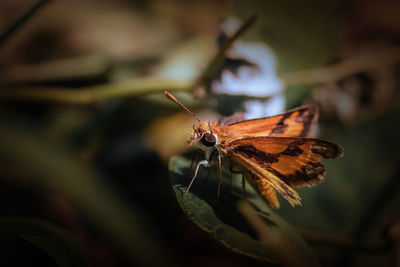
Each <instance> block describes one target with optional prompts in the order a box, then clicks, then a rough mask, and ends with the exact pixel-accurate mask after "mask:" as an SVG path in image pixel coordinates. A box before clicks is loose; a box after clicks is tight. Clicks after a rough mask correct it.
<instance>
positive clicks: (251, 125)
mask: <svg viewBox="0 0 400 267" xmlns="http://www.w3.org/2000/svg"><path fill="white" fill-rule="evenodd" d="M317 117H318V108H317V107H316V106H312V105H310V106H302V107H298V108H295V109H292V110H289V111H287V112H285V113H282V114H279V115H275V116H271V117H266V118H260V119H254V120H246V121H241V122H237V123H233V124H230V125H228V126H222V127H226V129H229V131H230V132H232V133H235V135H238V136H245V137H257V136H283V137H306V136H307V135H308V134H309V132H310V129H311V126H312V125H313V123H314V122H315V121H316V119H317Z"/></svg>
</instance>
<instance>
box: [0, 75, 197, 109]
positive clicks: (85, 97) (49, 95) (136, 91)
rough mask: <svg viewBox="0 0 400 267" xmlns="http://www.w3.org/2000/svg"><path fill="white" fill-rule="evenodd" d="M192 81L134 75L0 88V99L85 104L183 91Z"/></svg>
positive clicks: (189, 86) (187, 88)
mask: <svg viewBox="0 0 400 267" xmlns="http://www.w3.org/2000/svg"><path fill="white" fill-rule="evenodd" d="M191 85H192V82H190V81H189V82H188V81H182V80H169V79H160V78H147V77H145V78H138V79H135V80H132V81H128V82H122V83H115V84H105V85H96V86H89V87H84V88H82V89H67V88H57V87H52V88H45V89H44V88H32V87H29V88H17V89H13V90H11V89H3V90H0V99H8V100H40V101H49V102H60V103H65V104H81V105H86V104H90V103H96V102H100V101H105V100H109V99H113V98H121V97H129V96H139V95H145V94H149V93H156V92H157V93H158V92H162V91H164V90H170V91H185V90H189V88H191Z"/></svg>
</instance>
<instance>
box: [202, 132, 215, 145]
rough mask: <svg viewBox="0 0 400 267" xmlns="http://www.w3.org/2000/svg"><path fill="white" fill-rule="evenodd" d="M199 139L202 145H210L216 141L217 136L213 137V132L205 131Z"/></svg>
mask: <svg viewBox="0 0 400 267" xmlns="http://www.w3.org/2000/svg"><path fill="white" fill-rule="evenodd" d="M200 141H201V143H202V144H203V145H205V146H208V147H212V146H215V144H216V143H217V138H215V135H213V134H209V133H205V134H204V135H203V137H202V138H201V139H200Z"/></svg>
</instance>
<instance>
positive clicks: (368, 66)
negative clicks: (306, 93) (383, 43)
mask: <svg viewBox="0 0 400 267" xmlns="http://www.w3.org/2000/svg"><path fill="white" fill-rule="evenodd" d="M399 61H400V47H390V48H387V49H384V50H380V51H376V52H369V53H363V54H360V55H357V56H354V57H353V58H350V59H348V60H345V61H342V62H340V63H338V64H334V65H331V66H327V67H322V68H317V69H312V70H304V71H297V72H293V73H288V74H286V75H282V76H281V80H282V81H283V82H284V84H285V86H286V87H288V86H293V85H307V84H321V83H331V82H336V81H339V80H341V79H343V78H346V77H349V76H351V75H354V74H357V73H361V72H368V71H373V70H376V69H380V68H382V67H386V66H391V65H394V64H396V63H398V62H399Z"/></svg>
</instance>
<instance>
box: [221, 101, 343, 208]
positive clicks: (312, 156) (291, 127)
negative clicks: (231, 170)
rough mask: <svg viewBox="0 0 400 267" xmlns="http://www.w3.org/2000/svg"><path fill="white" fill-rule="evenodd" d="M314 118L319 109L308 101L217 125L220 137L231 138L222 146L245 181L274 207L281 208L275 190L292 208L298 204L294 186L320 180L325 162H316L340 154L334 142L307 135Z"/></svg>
mask: <svg viewBox="0 0 400 267" xmlns="http://www.w3.org/2000/svg"><path fill="white" fill-rule="evenodd" d="M317 117H318V108H317V107H316V106H312V105H309V106H302V107H298V108H295V109H292V110H289V111H287V112H285V113H282V114H279V115H275V116H272V117H268V118H261V119H254V120H246V121H241V122H238V123H233V124H230V125H227V126H220V128H219V129H218V130H219V131H218V132H219V133H218V134H219V135H220V136H221V137H222V140H231V142H230V143H229V142H228V144H226V145H227V149H226V151H227V154H228V156H229V157H231V158H232V159H233V161H234V162H236V163H238V164H240V165H241V166H243V167H244V168H243V169H246V172H245V173H244V176H245V178H246V180H247V181H249V183H250V184H251V185H252V186H253V187H254V188H256V189H257V191H258V192H259V193H260V194H261V195H262V196H263V197H264V198H265V199H266V200H267V202H268V203H269V204H270V206H271V207H272V208H276V209H277V208H279V202H278V198H277V196H276V191H277V192H278V193H280V194H281V195H282V196H283V197H284V198H286V199H287V200H288V201H289V203H290V204H291V205H292V206H295V205H300V204H301V198H300V196H299V195H298V193H297V192H296V191H295V190H294V189H293V187H302V186H314V185H316V184H317V183H319V182H321V181H322V180H323V178H324V176H325V166H324V165H323V164H322V163H321V162H320V160H321V159H322V158H325V159H328V158H336V157H339V156H341V155H342V149H341V148H340V147H339V146H338V145H336V144H334V143H331V142H328V141H323V140H320V139H312V138H305V137H306V136H308V135H309V133H310V130H311V128H312V126H313V124H314V122H315V121H316V120H317Z"/></svg>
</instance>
